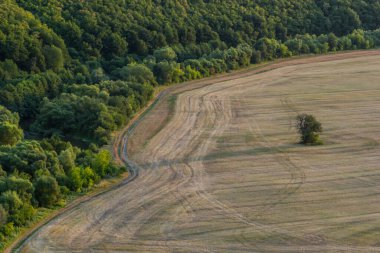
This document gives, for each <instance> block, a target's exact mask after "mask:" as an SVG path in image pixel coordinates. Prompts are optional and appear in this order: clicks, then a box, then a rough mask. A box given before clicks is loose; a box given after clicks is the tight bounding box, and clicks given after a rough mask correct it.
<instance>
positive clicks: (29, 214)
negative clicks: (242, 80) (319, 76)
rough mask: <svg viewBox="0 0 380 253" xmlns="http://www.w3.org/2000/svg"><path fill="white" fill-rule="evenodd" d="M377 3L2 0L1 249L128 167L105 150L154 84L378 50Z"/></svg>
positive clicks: (322, 0) (379, 4) (379, 6)
mask: <svg viewBox="0 0 380 253" xmlns="http://www.w3.org/2000/svg"><path fill="white" fill-rule="evenodd" d="M379 28H380V0H304V1H300V0H255V1H250V0H234V1H221V0H165V1H162V0H107V1H106V0H86V1H77V0H34V1H30V0H0V246H1V245H3V244H2V242H3V241H4V239H5V238H7V237H9V236H11V235H12V234H14V232H15V231H16V230H17V228H18V227H21V226H23V225H25V224H27V223H28V222H30V220H32V219H33V217H34V214H35V212H36V209H37V208H39V207H52V206H54V205H59V204H62V201H63V200H64V199H65V196H66V195H67V194H69V193H70V192H82V191H85V190H87V189H90V188H91V187H92V186H93V185H94V184H95V183H97V182H99V180H100V179H101V178H104V177H107V176H112V175H117V174H119V173H121V172H122V171H123V170H124V169H123V168H120V167H118V166H116V165H115V164H113V163H112V157H111V154H110V153H109V152H108V151H105V150H101V149H99V148H98V147H99V146H100V145H103V144H106V143H107V142H109V141H110V139H111V133H112V132H113V131H115V130H117V129H119V128H120V127H122V126H123V125H125V124H126V123H127V122H128V120H129V119H130V118H131V117H132V116H133V115H134V114H135V113H136V112H137V111H139V110H140V109H141V108H142V107H144V106H145V105H146V104H147V102H148V101H149V100H150V99H151V98H152V97H153V93H154V87H156V86H158V85H162V84H171V83H178V82H183V81H187V80H194V79H198V78H202V77H206V76H210V75H213V74H216V73H222V72H226V71H230V70H235V69H238V68H241V67H244V66H248V65H250V64H253V63H260V62H262V61H267V60H273V59H277V58H283V57H289V56H293V55H300V54H320V53H327V52H335V51H341V50H352V49H369V48H374V47H377V46H379V45H380V30H379Z"/></svg>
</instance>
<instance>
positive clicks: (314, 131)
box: [297, 114, 323, 145]
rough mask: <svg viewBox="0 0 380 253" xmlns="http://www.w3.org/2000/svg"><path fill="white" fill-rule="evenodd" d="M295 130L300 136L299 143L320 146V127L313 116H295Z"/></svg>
mask: <svg viewBox="0 0 380 253" xmlns="http://www.w3.org/2000/svg"><path fill="white" fill-rule="evenodd" d="M297 129H298V132H299V133H300V135H301V143H302V144H305V145H321V144H323V142H322V141H321V140H320V139H319V133H321V132H322V125H321V123H319V122H318V121H317V120H316V119H315V117H314V116H313V115H310V114H300V115H298V116H297Z"/></svg>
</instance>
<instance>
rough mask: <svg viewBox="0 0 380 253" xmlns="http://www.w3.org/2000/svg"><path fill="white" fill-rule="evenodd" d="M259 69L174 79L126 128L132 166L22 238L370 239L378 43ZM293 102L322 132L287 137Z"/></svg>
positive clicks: (198, 245)
mask: <svg viewBox="0 0 380 253" xmlns="http://www.w3.org/2000/svg"><path fill="white" fill-rule="evenodd" d="M271 68H275V69H273V70H271ZM263 70H266V71H265V72H262V73H257V72H260V71H259V70H253V71H246V72H242V73H237V74H232V75H226V76H221V77H217V78H214V79H206V80H202V81H198V82H193V83H190V84H187V85H182V86H178V88H176V89H173V90H172V91H171V93H170V94H169V95H167V96H165V97H164V98H163V99H162V101H161V102H159V103H158V104H157V106H156V107H155V108H154V109H153V110H152V111H150V112H149V113H148V115H147V116H146V117H145V118H144V120H143V121H142V122H141V123H140V124H139V125H138V126H137V129H136V131H135V133H134V135H133V136H132V137H131V138H130V142H129V149H130V154H131V159H132V160H133V161H134V162H135V163H136V164H137V165H138V167H139V168H140V170H139V175H138V177H137V178H136V179H135V180H134V181H132V182H130V183H129V184H127V185H125V186H123V187H120V188H118V189H115V190H113V191H111V192H108V193H106V194H104V195H101V196H99V197H97V198H95V199H93V200H91V201H89V202H86V203H84V204H82V205H79V206H78V207H77V208H75V209H73V210H71V211H69V212H66V213H65V214H64V215H62V216H60V217H59V218H57V219H55V220H53V221H51V222H50V223H49V224H48V225H46V226H44V227H42V228H41V230H40V231H38V232H37V233H36V234H35V235H33V236H32V237H31V238H29V239H28V240H27V241H26V243H25V245H24V247H23V249H22V251H23V252H380V145H379V143H380V51H366V52H354V53H348V54H342V55H333V56H322V57H317V58H308V59H301V60H293V61H289V62H285V63H280V64H277V65H274V66H272V67H268V68H264V69H263ZM261 71H262V70H261ZM209 83H212V84H211V85H208V84H209ZM174 98H175V99H174ZM170 101H171V102H170ZM170 108H172V109H173V110H174V111H173V112H172V113H171V112H170ZM298 113H310V114H313V115H314V116H316V118H317V119H318V120H319V121H320V122H321V123H322V126H323V128H324V133H323V134H322V135H321V138H322V140H323V141H324V142H325V145H323V146H312V147H305V146H302V145H298V144H297V142H298V138H299V137H298V134H297V130H296V129H295V127H294V125H295V122H294V120H295V117H296V116H297V114H298ZM168 117H169V118H168ZM168 119H169V120H168Z"/></svg>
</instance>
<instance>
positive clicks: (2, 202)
mask: <svg viewBox="0 0 380 253" xmlns="http://www.w3.org/2000/svg"><path fill="white" fill-rule="evenodd" d="M18 121H19V117H18V115H17V113H11V112H10V111H9V110H7V109H5V108H4V107H3V106H0V164H1V165H0V246H2V243H3V242H4V239H5V238H7V237H9V236H12V235H13V234H14V233H15V232H16V231H17V229H18V227H21V226H24V225H26V224H28V223H29V222H30V221H32V220H33V219H34V218H35V217H34V215H35V214H36V210H37V208H39V207H45V208H50V207H53V206H55V205H63V204H64V200H65V197H66V196H67V194H69V193H70V192H82V191H85V190H88V189H91V187H92V186H93V185H94V184H96V183H98V182H99V181H100V179H101V178H104V177H106V176H115V175H118V174H120V173H121V172H123V171H124V170H125V168H123V167H119V166H116V165H115V164H113V162H112V156H111V154H110V153H109V152H108V151H106V150H98V149H97V148H96V147H95V146H91V148H88V149H80V148H77V147H74V146H73V145H72V144H70V143H69V142H66V141H62V140H61V139H60V138H59V137H58V136H57V135H54V136H53V137H51V138H48V139H42V140H39V141H36V140H23V131H22V129H21V128H20V127H19V125H18Z"/></svg>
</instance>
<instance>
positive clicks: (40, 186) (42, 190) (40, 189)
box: [34, 176, 59, 207]
mask: <svg viewBox="0 0 380 253" xmlns="http://www.w3.org/2000/svg"><path fill="white" fill-rule="evenodd" d="M34 187H35V190H34V195H35V198H36V200H37V201H38V204H39V206H45V207H49V206H52V205H53V204H55V203H56V202H57V201H58V199H59V186H58V183H57V181H56V180H55V178H54V177H51V176H41V177H39V178H38V179H37V180H36V183H35V184H34Z"/></svg>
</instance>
